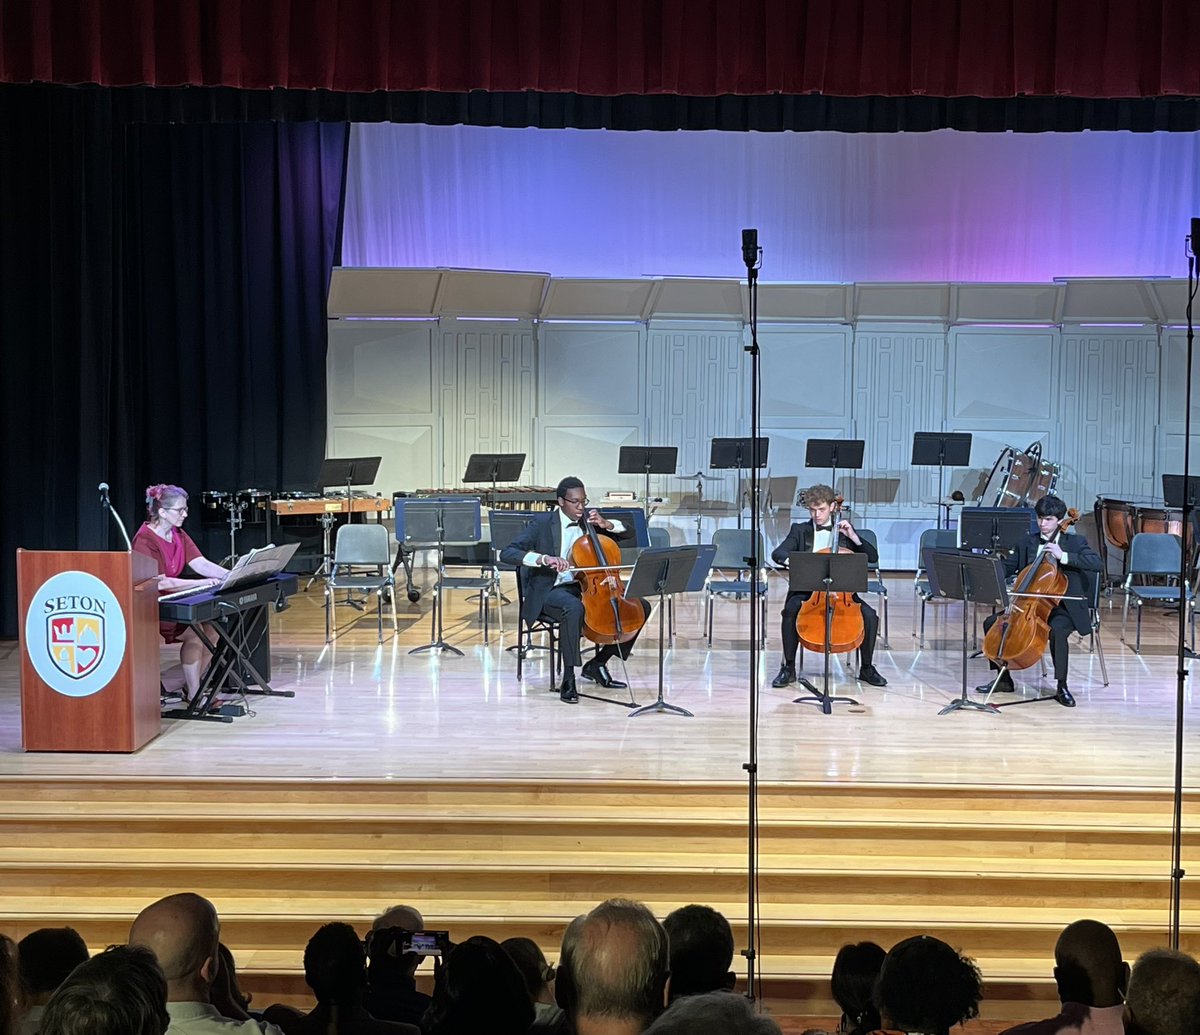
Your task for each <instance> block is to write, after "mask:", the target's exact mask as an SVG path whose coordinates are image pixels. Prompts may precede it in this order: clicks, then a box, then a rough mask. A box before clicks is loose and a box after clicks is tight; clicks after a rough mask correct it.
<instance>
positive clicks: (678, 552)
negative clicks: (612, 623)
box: [625, 546, 716, 719]
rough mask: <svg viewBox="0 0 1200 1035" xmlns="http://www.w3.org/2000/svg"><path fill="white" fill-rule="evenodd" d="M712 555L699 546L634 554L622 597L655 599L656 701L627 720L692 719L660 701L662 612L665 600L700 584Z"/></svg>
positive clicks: (674, 707) (706, 575)
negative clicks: (652, 715) (661, 715)
mask: <svg viewBox="0 0 1200 1035" xmlns="http://www.w3.org/2000/svg"><path fill="white" fill-rule="evenodd" d="M715 554H716V550H715V549H712V548H709V549H705V548H704V547H700V546H659V547H650V548H648V549H645V550H643V551H642V552H641V553H640V554H638V559H637V562H636V563H635V564H634V566H633V573H632V574H631V575H630V576H629V581H628V583H627V584H626V586H625V597H626V599H627V600H649V599H652V598H654V597H657V598H658V698H657V699H656V700H655V701H654V703H653V704H647V705H644V706H642V707H641V708H635V709H634V710H633V711H631V712H630V713H629V717H630V718H631V719H633V718H636V717H637V716H639V715H645V714H647V713H649V712H668V713H670V714H672V715H685V716H687V717H688V718H691V717H692V713H691V712H689V711H688V710H687V709H686V708H680V707H679V706H678V705H676V704H667V702H666V701H664V700H663V667H664V660H663V659H664V658H665V652H666V646H665V643H666V640H665V636H664V632H663V615H664V613H665V611H666V598H667V597H669V596H673V595H675V594H676V593H687V592H689V591H690V587H691V586H693V585H695V584H696V582H697V581H699V582H700V584H703V582H704V580H705V579H706V578H707V577H708V571H709V569H710V568H711V567H712V562H713V557H714V556H715Z"/></svg>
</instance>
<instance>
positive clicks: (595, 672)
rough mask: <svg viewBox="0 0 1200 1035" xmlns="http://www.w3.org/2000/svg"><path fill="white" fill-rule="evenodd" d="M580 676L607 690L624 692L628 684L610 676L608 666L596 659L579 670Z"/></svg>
mask: <svg viewBox="0 0 1200 1035" xmlns="http://www.w3.org/2000/svg"><path fill="white" fill-rule="evenodd" d="M579 674H580V675H581V676H583V678H584V679H590V680H591V681H592V682H593V683H599V684H600V685H601V686H602V687H604V688H605V689H606V690H624V689H625V688H626V687H627V686H629V684H628V683H622V682H621V681H620V680H619V679H613V677H612V676H610V675H609V674H608V666H607V665H605V664H604V662H602V661H601V662H598V661H596V659H595V658H593V659H592V660H591V661H589V662H588V663H587V664H586V665H584V666H583V668H581V669H580V670H579Z"/></svg>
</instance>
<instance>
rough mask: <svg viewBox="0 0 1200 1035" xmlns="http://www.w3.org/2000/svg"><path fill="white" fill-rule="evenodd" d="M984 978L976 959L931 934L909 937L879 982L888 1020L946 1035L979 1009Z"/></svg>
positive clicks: (879, 1002)
mask: <svg viewBox="0 0 1200 1035" xmlns="http://www.w3.org/2000/svg"><path fill="white" fill-rule="evenodd" d="M982 998H983V979H982V978H981V977H980V974H979V968H978V967H977V966H975V963H974V961H973V960H970V959H968V958H967V957H965V956H960V955H959V954H958V953H957V952H955V951H954V950H953V949H952V948H951V947H950V946H949V945H947V944H946V943H945V942H943V941H941V940H939V939H937V938H931V937H929V936H928V935H918V936H917V937H915V938H906V939H904V941H902V942H899V943H897V944H896V945H893V946H892V949H891V951H890V952H889V953H888V954H887V955H886V956H885V957H884V959H883V966H882V967H881V968H880V970H879V981H878V983H877V984H876V986H875V1005H876V1006H877V1007H879V1013H880V1014H881V1015H882V1019H883V1025H884V1026H885V1027H887V1028H900V1029H902V1030H903V1031H906V1032H920V1033H922V1035H946V1033H947V1032H949V1030H950V1029H951V1028H952V1027H954V1025H956V1024H959V1023H961V1022H962V1021H967V1020H970V1019H971V1018H972V1017H976V1016H978V1014H979V1000H980V999H982Z"/></svg>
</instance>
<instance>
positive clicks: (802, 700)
mask: <svg viewBox="0 0 1200 1035" xmlns="http://www.w3.org/2000/svg"><path fill="white" fill-rule="evenodd" d="M796 682H797V683H799V684H800V685H801V686H802V687H804V689H805V690H807V691H808V692H809V693H810V694H812V697H797V698H794V699H793V700H792V704H819V705H820V706H821V711H823V712H824V713H825V714H826V715H832V714H833V708H832V705H833V704H835V703H837V704H853V705H856V706H857V705H858V701H856V700H855V699H854V698H853V697H832V696H830V695H829V694H824V693H822V692H821V691H820V690H818V689H817V688H816V687H815V686H813V684H812V683H810V682H809V681H808V680H807V679H805V678H804V677H803V676H801V677H800V678H799V679H797V680H796Z"/></svg>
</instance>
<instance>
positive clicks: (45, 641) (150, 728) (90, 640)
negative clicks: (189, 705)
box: [17, 550, 162, 751]
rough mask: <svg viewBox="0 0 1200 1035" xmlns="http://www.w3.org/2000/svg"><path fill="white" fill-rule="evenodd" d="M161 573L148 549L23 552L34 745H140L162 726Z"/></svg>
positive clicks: (27, 698)
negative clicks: (140, 551) (145, 550)
mask: <svg viewBox="0 0 1200 1035" xmlns="http://www.w3.org/2000/svg"><path fill="white" fill-rule="evenodd" d="M157 574H158V569H157V567H156V566H155V563H154V561H153V560H152V559H151V558H149V557H146V556H143V555H142V554H139V553H124V552H111V553H110V552H104V553H100V552H96V553H90V552H67V551H41V550H18V551H17V599H18V602H19V615H20V623H21V626H20V629H21V743H22V746H23V747H24V749H25V750H26V751H136V750H137V749H138V748H140V747H141V746H142V745H143V744H145V743H146V742H147V741H149V740H151V739H153V738H154V737H156V736H157V735H158V733H159V731H160V729H161V727H162V716H161V711H160V705H159V681H158V677H159V654H158V651H159V646H158V640H159V636H158V582H157V578H156V576H157Z"/></svg>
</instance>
